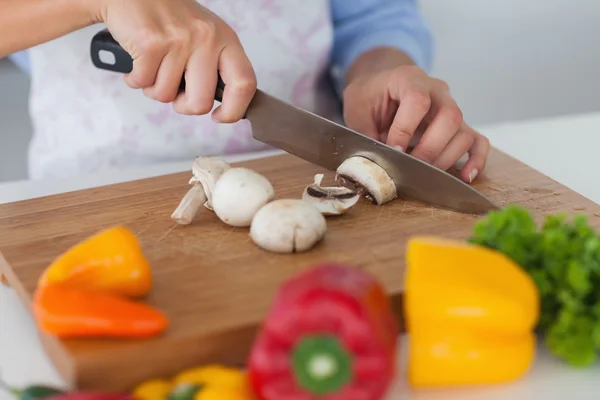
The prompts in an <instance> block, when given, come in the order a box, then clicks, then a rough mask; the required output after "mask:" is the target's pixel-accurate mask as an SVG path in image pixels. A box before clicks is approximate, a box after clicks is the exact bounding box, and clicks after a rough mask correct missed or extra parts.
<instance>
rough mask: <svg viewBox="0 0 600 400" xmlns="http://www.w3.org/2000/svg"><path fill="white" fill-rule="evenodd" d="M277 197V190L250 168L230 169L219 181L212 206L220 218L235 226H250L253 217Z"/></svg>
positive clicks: (213, 195) (214, 191) (213, 194)
mask: <svg viewBox="0 0 600 400" xmlns="http://www.w3.org/2000/svg"><path fill="white" fill-rule="evenodd" d="M274 198H275V189H274V188H273V185H271V182H269V180H268V179H267V178H265V177H264V176H263V175H261V174H259V173H258V172H256V171H253V170H251V169H248V168H242V167H239V168H231V169H229V170H227V171H225V173H223V175H221V177H220V178H219V180H218V181H217V184H216V185H215V187H214V189H213V192H212V202H211V203H212V207H213V210H214V212H215V214H217V216H218V217H219V219H220V220H221V221H223V222H225V223H226V224H228V225H231V226H235V227H247V226H250V224H251V223H252V218H253V217H254V214H256V212H257V211H258V210H259V209H260V208H261V207H262V206H264V205H265V204H267V203H269V202H270V201H272V200H273V199H274Z"/></svg>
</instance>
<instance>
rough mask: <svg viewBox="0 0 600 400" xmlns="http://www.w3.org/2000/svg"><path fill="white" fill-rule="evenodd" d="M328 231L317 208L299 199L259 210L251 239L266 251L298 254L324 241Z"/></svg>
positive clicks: (252, 228) (282, 200)
mask: <svg viewBox="0 0 600 400" xmlns="http://www.w3.org/2000/svg"><path fill="white" fill-rule="evenodd" d="M326 230H327V223H326V221H325V217H324V216H323V214H321V212H320V211H319V210H318V209H317V208H316V207H315V206H314V205H312V204H311V203H308V202H306V201H304V200H300V199H280V200H274V201H272V202H270V203H268V204H266V205H265V206H263V207H262V208H261V209H260V210H258V212H257V213H256V215H255V216H254V219H253V220H252V225H251V226H250V237H251V238H252V240H253V241H254V243H256V245H258V246H259V247H261V248H263V249H265V250H267V251H271V252H274V253H299V252H303V251H307V250H309V249H311V248H312V247H313V246H315V245H316V244H317V243H318V242H319V241H321V239H323V236H324V235H325V231H326Z"/></svg>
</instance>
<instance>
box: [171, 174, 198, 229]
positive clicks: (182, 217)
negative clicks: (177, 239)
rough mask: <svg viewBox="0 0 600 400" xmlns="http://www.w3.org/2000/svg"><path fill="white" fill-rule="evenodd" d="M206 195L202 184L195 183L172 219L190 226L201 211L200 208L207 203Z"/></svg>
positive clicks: (172, 215)
mask: <svg viewBox="0 0 600 400" xmlns="http://www.w3.org/2000/svg"><path fill="white" fill-rule="evenodd" d="M206 200H207V199H206V193H205V192H204V188H203V187H202V185H201V184H199V183H195V184H194V185H192V187H191V188H190V190H188V192H187V193H186V194H185V196H183V199H181V202H180V203H179V206H177V208H176V209H175V211H174V212H173V214H171V219H172V220H173V221H175V222H177V223H178V224H180V225H189V224H191V223H192V220H193V219H194V217H195V216H196V214H197V213H198V210H200V207H202V205H203V204H204V203H206Z"/></svg>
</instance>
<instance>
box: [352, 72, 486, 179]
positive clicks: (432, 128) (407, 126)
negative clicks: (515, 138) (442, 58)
mask: <svg viewBox="0 0 600 400" xmlns="http://www.w3.org/2000/svg"><path fill="white" fill-rule="evenodd" d="M344 119H345V122H346V124H347V125H348V127H349V128H352V129H354V130H356V131H359V132H361V133H363V134H365V135H368V136H370V137H372V138H374V139H377V140H381V141H383V142H385V143H387V144H388V145H390V146H393V147H396V148H398V149H399V150H402V151H406V149H408V148H409V144H410V143H413V144H414V143H416V145H415V147H414V149H413V150H412V151H411V153H410V154H411V155H413V156H415V157H416V158H419V159H421V160H423V161H425V162H427V163H430V164H433V165H435V166H437V167H439V168H441V169H443V170H447V169H449V168H450V167H452V166H453V165H454V164H455V163H456V162H457V161H458V160H459V159H461V158H462V157H463V156H464V155H465V154H467V153H468V154H469V159H468V161H467V162H466V163H465V165H464V166H463V168H462V169H461V177H462V179H463V180H464V181H466V182H469V183H470V182H472V181H473V179H475V177H476V176H477V174H478V173H479V172H481V171H482V170H483V169H484V167H485V163H486V158H487V156H488V153H489V149H490V144H489V141H488V139H487V138H485V137H484V136H482V135H481V134H479V133H478V132H476V131H475V130H473V129H472V128H471V127H470V126H468V125H467V124H466V123H465V122H464V121H463V115H462V112H461V110H460V108H459V107H458V106H457V104H456V102H455V101H454V99H453V98H452V96H451V95H450V91H449V89H448V85H447V84H446V82H443V81H441V80H439V79H435V78H432V77H429V76H428V75H427V74H426V73H425V72H424V71H423V70H421V69H419V68H418V67H416V66H414V65H403V66H399V67H395V68H389V69H384V70H382V71H378V72H372V73H371V72H369V73H364V74H361V75H359V76H356V77H355V78H354V79H352V80H351V81H350V83H349V84H348V86H346V89H345V91H344Z"/></svg>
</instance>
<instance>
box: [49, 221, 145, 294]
mask: <svg viewBox="0 0 600 400" xmlns="http://www.w3.org/2000/svg"><path fill="white" fill-rule="evenodd" d="M55 283H61V284H62V285H63V286H68V287H74V288H78V289H91V290H100V291H104V292H108V293H112V294H116V295H121V296H125V297H130V298H137V297H142V296H145V295H146V294H147V293H148V292H149V291H150V288H151V286H152V277H151V270H150V265H149V263H148V261H147V260H146V258H145V256H144V254H143V252H142V249H141V246H140V244H139V242H138V240H137V238H136V236H135V234H134V233H133V232H131V231H130V230H128V229H127V228H125V227H123V226H115V227H111V228H108V229H105V230H102V231H100V232H98V233H97V234H95V235H93V236H91V237H89V238H87V239H85V240H84V241H82V242H80V243H78V244H76V245H74V246H73V247H71V248H70V249H68V250H67V251H65V252H64V253H62V254H61V255H60V256H58V257H57V258H56V259H55V260H54V261H53V262H52V264H51V265H50V266H49V267H48V268H47V269H46V270H45V271H44V273H43V274H42V276H41V277H40V279H39V281H38V287H45V286H48V285H51V284H55Z"/></svg>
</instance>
